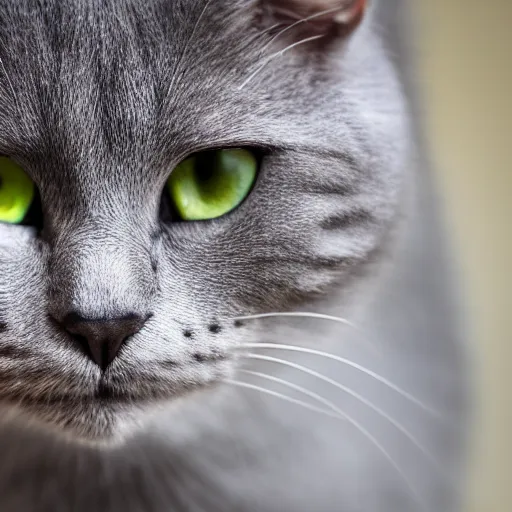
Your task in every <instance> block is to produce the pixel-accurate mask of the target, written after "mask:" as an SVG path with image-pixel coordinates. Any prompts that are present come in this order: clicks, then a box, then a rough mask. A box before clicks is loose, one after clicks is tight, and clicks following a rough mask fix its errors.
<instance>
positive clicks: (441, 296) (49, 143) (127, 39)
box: [0, 0, 466, 512]
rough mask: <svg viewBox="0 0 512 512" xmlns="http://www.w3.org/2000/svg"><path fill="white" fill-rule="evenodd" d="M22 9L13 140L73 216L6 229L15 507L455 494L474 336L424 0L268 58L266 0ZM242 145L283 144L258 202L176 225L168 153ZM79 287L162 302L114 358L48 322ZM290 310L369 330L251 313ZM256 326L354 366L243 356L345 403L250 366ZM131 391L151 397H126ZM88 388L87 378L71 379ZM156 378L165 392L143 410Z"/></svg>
mask: <svg viewBox="0 0 512 512" xmlns="http://www.w3.org/2000/svg"><path fill="white" fill-rule="evenodd" d="M10 3H11V2H7V1H6V0H2V1H1V2H0V23H2V24H3V25H2V27H1V34H2V38H3V41H2V51H1V54H0V57H1V58H2V66H3V67H4V69H5V71H4V72H5V73H7V75H8V76H9V78H10V79H9V80H5V77H4V78H3V82H2V84H3V88H2V90H3V92H2V94H3V96H2V98H3V99H2V100H1V101H0V108H1V109H2V119H1V121H0V145H1V151H0V152H1V153H6V154H9V155H10V156H15V157H17V158H18V159H19V160H20V161H23V162H24V163H25V166H26V167H28V168H32V169H33V170H32V173H33V175H34V176H35V177H34V180H35V181H36V183H37V184H38V186H39V188H40V190H41V196H42V202H43V205H44V208H43V209H44V211H45V219H48V220H47V221H46V220H45V231H44V232H43V236H42V242H39V241H35V240H36V238H37V237H36V235H34V234H32V233H31V232H28V231H27V229H26V228H24V227H19V226H2V225H0V240H1V245H0V274H1V275H0V321H1V325H3V329H2V331H0V385H1V386H2V398H3V400H4V402H6V404H5V405H4V406H3V407H4V408H3V412H2V426H1V427H0V446H1V457H0V509H1V510H2V512H14V511H16V512H22V511H23V512H24V511H31V512H32V511H34V512H50V511H51V512H60V511H62V512H64V511H66V512H68V511H71V510H72V511H73V512H75V511H76V512H82V511H84V512H85V511H91V510H94V511H98V512H120V511H127V512H131V511H133V512H136V511H137V512H138V511H144V512H164V511H165V512H170V511H172V512H181V511H194V512H195V511H204V512H217V511H219V512H220V511H222V512H231V511H232V512H235V511H236V512H267V511H268V512H274V511H283V512H292V511H294V512H298V511H304V512H306V511H307V512H309V511H313V510H314V511H318V512H335V511H340V512H402V511H404V512H405V511H407V512H410V511H413V510H414V511H416V510H418V511H419V510H427V511H429V512H434V511H436V512H441V511H443V512H445V511H446V512H448V511H451V510H455V509H456V508H455V507H456V506H457V501H458V500H457V499H456V492H455V488H456V482H455V481H456V480H457V478H458V477H460V476H461V462H462V459H461V453H462V451H461V445H462V444H463V437H464V435H463V431H464V423H463V421H464V420H463V419H464V410H463V407H462V405H463V403H464V397H465V388H464V381H465V373H466V372H465V361H464V360H465V348H464V345H463V342H462V340H461V338H460V333H459V326H458V321H457V311H456V310H455V308H454V301H453V299H452V291H451V289H452V286H451V284H450V281H451V277H450V270H449V268H448V265H447V263H446V261H445V260H446V259H445V255H444V249H443V245H444V242H443V236H442V235H441V230H440V227H439V224H438V220H437V215H436V201H435V198H434V196H433V193H432V186H431V178H430V176H429V170H428V168H427V167H428V166H427V165H426V164H425V163H424V158H423V155H422V150H421V148H418V145H417V144H416V141H415V138H416V131H417V127H416V126H415V123H414V122H413V120H414V119H413V118H414V117H415V116H414V114H412V112H413V110H412V109H411V107H410V103H409V100H407V99H406V98H407V96H410V95H409V94H405V92H404V91H407V93H408V92H409V84H408V78H407V76H406V75H405V72H406V71H407V70H408V69H409V68H408V64H407V56H406V55H405V53H404V52H405V51H406V49H407V43H408V39H407V38H406V37H405V28H406V19H407V18H406V16H405V15H404V13H403V9H404V5H403V4H404V3H405V2H403V1H400V0H393V1H391V0H382V1H380V2H376V3H375V4H376V5H371V7H370V9H369V11H368V13H367V15H366V18H365V19H364V20H363V22H362V25H361V26H360V27H359V28H358V29H357V30H356V31H355V32H354V33H353V34H352V35H351V36H350V37H349V36H348V35H347V36H346V37H347V40H346V41H339V42H336V41H334V42H332V44H333V45H334V47H333V48H331V47H330V46H329V45H328V47H326V48H317V49H316V50H315V52H316V53H314V54H313V55H314V56H313V57H312V56H311V54H306V53H299V52H301V51H302V50H298V47H297V50H298V51H297V53H293V50H292V52H291V53H285V54H282V55H279V56H277V53H278V52H279V51H280V49H282V47H279V46H277V47H276V48H274V47H273V46H272V45H273V42H271V44H269V45H268V47H267V49H266V50H265V51H264V52H257V51H255V50H254V48H255V46H254V45H259V47H261V46H262V45H261V42H257V41H256V42H255V40H252V41H251V39H250V37H252V36H254V34H252V33H250V32H249V31H248V26H245V25H244V24H247V23H248V22H247V19H248V18H247V11H246V10H245V9H247V8H248V6H249V4H251V2H246V1H244V0H240V1H238V2H227V1H222V2H221V1H218V2H215V1H213V2H210V3H206V2H203V1H197V2H194V1H192V0H183V1H176V2H172V1H171V0H160V1H158V2H157V1H152V2H149V5H148V6H147V10H146V7H145V4H144V8H143V6H142V2H128V1H123V2H114V1H112V2H104V3H101V2H98V3H97V5H96V3H95V2H93V1H90V2H86V1H78V0H76V1H75V2H71V1H69V2H67V1H66V2H62V4H64V6H63V7H62V9H56V8H54V7H53V2H36V1H35V0H34V1H24V2H17V3H16V6H14V5H12V6H10V7H7V4H10ZM291 3H293V2H291ZM305 3H307V2H305ZM325 3H328V2H325ZM12 4H14V2H12ZM55 4H57V2H55ZM68 4H69V5H68ZM70 4H74V8H71V7H70ZM100 4H101V5H102V7H100ZM138 4H141V5H138ZM372 4H373V3H372ZM169 5H172V8H171V7H169ZM94 7H95V8H94ZM45 9H46V10H47V12H51V13H52V14H51V16H50V15H48V19H46V18H45V17H44V16H42V15H41V13H42V12H43V11H45ZM107 11H108V15H107ZM171 13H172V16H171ZM228 14H229V16H228ZM55 16H57V18H58V19H56V18H55ZM165 16H169V19H167V20H166V19H165ZM230 16H231V18H230ZM402 16H403V17H404V18H403V19H399V18H400V17H402ZM171 18H172V19H171ZM107 20H108V23H107ZM102 21H103V22H105V25H102V23H101V22H102ZM6 24H10V27H9V26H7V25H6ZM237 24H239V26H237ZM203 25H204V26H203ZM234 26H235V27H237V30H233V27H234ZM48 27H50V28H48ZM172 28H175V29H176V31H174V32H173V31H172V30H171V29H172ZM178 28H180V29H181V30H182V32H180V30H178ZM50 29H51V30H50ZM244 29H245V32H244ZM52 30H55V32H53V33H52ZM231 30H233V31H232V32H230V31H231ZM259 30H262V29H261V28H259ZM29 33H30V34H31V35H30V36H29ZM23 38H24V39H23ZM31 38H32V39H31ZM245 38H247V40H245ZM27 41H28V42H27ZM164 42H165V44H164ZM267 43H268V39H267V40H266V44H267ZM291 43H293V41H287V44H291ZM167 45H168V46H167ZM23 48H25V49H26V51H23V50H22V49H23ZM43 48H44V50H43ZM173 48H174V50H173ZM176 48H177V50H176ZM167 51H168V52H170V53H172V52H173V51H174V52H175V53H174V54H173V55H172V56H171V57H169V62H168V63H167V65H166V66H164V65H163V64H162V63H163V62H164V61H165V55H166V52H167ZM37 52H39V53H37ZM13 54H14V55H16V59H13V58H12V55H13ZM9 55H10V57H9ZM268 55H272V56H274V57H273V60H271V61H269V62H267V63H266V64H267V65H266V67H264V68H261V69H260V65H261V64H260V63H261V62H264V60H262V59H264V58H266V57H268ZM331 59H333V60H331ZM338 63H340V64H339V67H338ZM192 64H194V66H193V65H192ZM395 66H396V67H395ZM28 70H30V72H29V71H28ZM91 70H93V72H92V73H91ZM171 71H172V72H171ZM24 73H25V75H24ZM55 77H58V81H57V83H55ZM176 77H177V78H176ZM24 78H25V80H23V79H24ZM248 79H249V80H248ZM11 87H12V89H14V92H15V93H16V94H15V95H16V97H17V99H16V102H14V103H13V102H12V101H11V100H12V97H10V92H9V91H10V90H11ZM174 90H175V91H176V93H173V91H174ZM9 98H10V99H9ZM19 102H22V103H23V105H24V106H25V108H24V107H23V106H21V107H20V105H19ZM16 103H18V105H17V108H21V109H22V110H23V109H24V110H23V114H22V116H21V120H20V121H19V122H18V121H17V120H19V119H20V117H19V115H17V114H16V113H15V107H16V105H15V104H16ZM29 105H31V106H32V107H31V108H29ZM45 135H46V136H45ZM241 144H246V145H247V144H250V145H251V144H252V145H263V146H266V147H267V148H269V150H270V156H268V157H266V158H268V162H267V164H266V166H264V167H263V170H262V176H261V177H260V181H259V184H258V185H257V187H256V189H255V190H254V191H253V194H252V195H251V196H250V197H249V198H248V200H247V201H246V203H244V204H243V205H242V206H241V207H240V208H239V209H238V210H236V211H235V212H233V213H232V214H230V215H229V216H228V217H226V218H225V219H220V220H219V221H216V222H211V223H206V224H198V225H191V226H190V225H188V224H179V225H176V226H174V225H171V226H170V227H167V228H165V229H163V228H161V229H160V230H159V229H157V225H156V222H157V221H155V212H157V211H158V204H157V202H158V200H159V197H160V195H159V192H158V191H159V190H161V188H162V184H163V180H165V174H166V172H167V173H168V172H169V168H172V167H173V165H176V163H177V162H178V161H179V160H180V159H182V158H183V156H186V154H188V153H190V152H194V151H198V150H200V149H203V148H204V147H205V146H206V145H217V146H219V145H220V146H233V145H234V146H236V145H241ZM37 158H38V159H39V163H34V162H35V161H36V159H37ZM41 161H42V162H43V163H42V164H41ZM150 164H151V165H150ZM45 165H46V166H47V167H45ZM152 169H157V170H156V171H153V170H152ZM166 169H167V170H166ZM52 170H53V171H52ZM334 170H335V171H336V172H334ZM52 172H54V174H52ZM50 175H51V179H50V178H48V176H50ZM123 176H124V177H123ZM126 176H128V177H129V178H126ZM258 187H259V188H258ZM63 189H65V190H66V192H67V193H66V194H62V190H63ZM283 190H285V191H286V193H284V192H283ZM152 201H153V202H152ZM155 232H159V234H158V235H155ZM110 249H112V250H110ZM36 253H37V254H36ZM125 254H127V256H125ZM152 269H153V271H152ZM153 274H154V275H153ZM155 275H156V277H155ZM68 283H71V285H68ZM127 283H129V285H128V284H127ZM20 290H24V291H23V292H21V291H20ZM105 297H106V298H105ZM154 297H158V300H157V299H155V298H154ZM69 303H72V304H73V307H74V308H79V309H81V310H82V311H87V313H88V314H89V315H93V314H94V313H95V314H98V311H99V312H100V313H101V314H102V315H104V316H108V315H109V314H111V312H112V311H113V310H115V309H116V308H117V309H121V310H123V311H124V312H126V311H129V308H133V307H134V306H133V304H137V306H136V307H138V308H141V309H142V310H143V311H144V314H146V312H148V313H150V314H151V315H153V316H152V317H151V318H150V319H149V320H148V323H147V325H146V326H145V327H144V329H143V331H141V332H140V333H139V334H136V335H135V336H134V338H133V341H132V342H130V343H128V344H127V346H126V349H123V350H124V351H123V352H121V354H120V356H119V357H118V358H117V359H116V360H115V361H114V363H113V364H112V365H111V367H110V370H109V371H110V373H108V372H107V373H106V374H105V375H106V376H103V377H102V376H101V373H100V371H99V369H98V368H96V367H95V366H94V365H93V364H92V363H91V362H90V361H89V360H88V359H87V358H86V357H85V356H84V355H83V354H81V353H80V352H79V351H78V350H77V349H73V352H71V351H70V350H71V349H69V348H68V347H70V346H72V342H71V341H70V340H69V339H68V338H66V337H65V336H64V335H62V333H60V332H59V331H58V329H57V327H56V326H55V325H54V324H53V323H52V322H51V321H49V320H48V318H47V317H48V311H50V313H51V314H52V316H54V317H55V318H59V315H60V314H61V313H60V312H61V310H64V309H66V307H67V304H69ZM95 308H96V309H95ZM123 308H124V309H123ZM68 309H69V308H68ZM290 310H296V311H309V312H317V313H321V314H327V315H335V316H338V317H344V318H348V319H349V320H350V321H351V322H352V323H353V324H355V328H354V327H352V326H348V325H343V324H340V323H336V322H334V321H329V320H325V319H323V320H322V319H320V318H298V317H289V318H284V317H273V318H267V319H262V320H244V321H242V322H241V323H238V322H235V321H234V318H235V317H238V316H244V315H246V314H254V313H266V312H273V311H274V312H275V311H290ZM66 311H67V310H66ZM143 333H144V334H143ZM191 333H192V335H191ZM239 342H242V343H243V342H249V343H254V342H259V343H267V344H268V343H277V344H287V345H293V346H299V347H305V348H306V349H313V350H319V351H324V352H327V353H329V354H331V355H334V356H335V357H338V358H343V359H344V360H345V363H344V362H343V361H342V360H341V359H338V360H333V359H327V358H325V357H322V356H320V355H318V354H313V353H298V352H290V351H286V350H278V349H275V348H274V349H271V348H267V349H256V348H250V349H248V351H250V352H251V353H254V354H259V355H263V356H264V357H267V358H280V359H282V360H285V361H286V362H291V363H292V364H298V365H302V366H305V367H307V368H309V369H311V370H312V371H315V372H317V373H318V374H321V375H322V376H323V377H324V380H322V379H321V378H318V375H317V376H314V375H311V374H310V375H307V374H305V373H304V372H302V371H299V370H298V369H297V368H292V367H290V366H284V365H283V364H280V363H277V362H276V361H271V360H269V359H266V360H262V359H249V360H247V361H245V362H243V360H242V361H235V364H236V367H238V368H240V367H241V366H242V363H243V367H244V368H245V369H246V370H247V369H248V370H250V371H254V372H260V373H262V372H264V373H266V374H267V375H269V376H271V377H273V378H274V379H276V378H277V379H285V380H287V381H289V382H291V383H292V384H294V385H298V386H301V387H303V388H307V390H309V392H313V393H316V394H318V395H319V396H321V397H322V399H323V400H324V401H323V403H322V401H321V400H320V401H318V400H317V401H315V400H314V399H313V398H312V397H311V395H310V396H309V397H308V396H305V395H304V394H301V393H299V392H298V390H297V389H290V388H287V387H285V386H283V384H282V383H279V382H276V381H270V380H265V379H264V378H263V377H261V375H260V376H257V375H255V374H251V375H249V374H248V373H243V372H238V371H237V370H236V369H235V370H234V369H233V368H234V366H233V365H232V359H231V357H230V354H234V353H240V352H241V351H240V350H239V349H238V348H237V344H238V343H239ZM43 345H45V346H43ZM31 350H33V351H35V352H34V353H31ZM347 361H352V362H353V363H354V365H352V366H351V365H350V364H346V362H347ZM357 365H359V366H357ZM361 367H363V368H361ZM365 368H366V369H368V370H369V371H370V372H374V373H373V376H372V375H371V374H370V373H368V372H366V373H365V371H364V369H365ZM52 369H54V372H52V371H51V370H52ZM146 370H147V371H146ZM362 370H363V371H362ZM74 372H79V373H77V374H75V373H74ZM376 375H378V376H380V377H376ZM225 378H227V379H235V380H237V381H241V382H245V383H249V384H254V385H258V386H263V387H265V388H266V389H267V390H272V391H275V392H278V393H282V394H285V395H287V396H289V397H292V398H294V399H297V400H304V401H306V402H308V403H310V404H311V405H314V406H315V407H318V408H321V409H324V410H330V412H331V415H333V416H336V414H338V413H339V415H340V417H339V418H336V417H332V416H328V415H323V414H321V413H320V412H315V411H312V410H308V409H306V408H304V407H301V406H300V405H298V404H292V403H287V402H285V401H283V400H282V399H280V398H278V397H277V396H271V395H268V394H262V393H259V392H258V391H256V390H255V389H247V388H240V387H235V386H234V385H232V384H219V383H218V382H217V380H222V379H225ZM326 379H330V381H327V380H326ZM379 379H380V380H379ZM384 379H386V381H389V382H391V383H392V384H391V385H390V384H389V383H386V382H384ZM333 381H336V382H337V383H338V386H337V385H335V384H334V383H333ZM210 383H213V384H214V385H213V386H210ZM340 385H341V386H344V387H345V389H341V388H340V387H339V386H340ZM102 386H104V387H106V388H107V392H106V396H104V397H103V398H101V397H99V390H100V389H103V388H102ZM124 386H126V387H127V388H126V389H124ZM393 386H394V388H393ZM190 387H194V388H196V389H194V390H190V389H189V388H190ZM398 388H400V389H398ZM77 390H78V391H77ZM109 390H110V391H109ZM112 390H114V391H117V392H118V393H121V392H126V395H129V394H130V393H131V394H132V395H135V396H136V397H137V398H138V400H139V401H138V402H137V404H136V405H135V406H132V405H131V402H130V400H128V398H127V396H125V395H123V396H122V397H121V398H120V399H119V400H118V402H119V403H117V402H116V398H115V393H114V392H112ZM400 390H403V391H404V392H405V393H407V394H408V396H405V393H401V392H400ZM77 392H83V393H84V395H86V396H87V397H85V398H84V397H82V398H75V399H74V400H73V399H67V398H64V397H63V395H64V393H68V394H71V393H77ZM109 393H110V394H109ZM351 393H352V394H351ZM148 396H158V397H159V398H160V399H161V400H160V402H159V404H158V406H157V407H158V410H156V409H155V408H154V407H150V408H149V409H148V410H147V411H145V410H142V411H141V409H142V408H143V407H145V406H146V401H145V399H146V398H147V397H148ZM27 397H28V398H27ZM38 397H39V398H38ZM95 397H96V398H95ZM361 399H362V400H361ZM415 399H417V400H418V401H415ZM18 400H19V401H20V408H19V414H20V415H21V416H20V417H18V412H16V411H15V409H14V408H13V404H14V403H16V402H17V401H18ZM419 400H421V402H422V404H423V406H422V405H421V404H420V403H419ZM327 402H330V404H329V403H327ZM332 405H334V407H331V408H329V407H330V406H332ZM427 408H429V409H431V410H427ZM336 410H338V413H336V412H335V411H336ZM340 411H341V412H340ZM437 413H439V416H438V415H437ZM343 414H346V415H347V418H342V415H343ZM27 418H28V420H27ZM41 420H43V422H41ZM62 427H64V428H62ZM84 441H85V442H84ZM418 445H421V446H418ZM424 452H426V453H424Z"/></svg>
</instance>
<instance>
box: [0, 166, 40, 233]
mask: <svg viewBox="0 0 512 512" xmlns="http://www.w3.org/2000/svg"><path fill="white" fill-rule="evenodd" d="M33 199H34V183H33V182H32V180H31V179H30V178H29V177H28V176H27V175H26V174H25V171H23V169H22V168H21V167H20V166H19V165H18V164H16V163H14V162H13V161H12V160H11V159H10V158H7V157H0V222H8V223H10V224H19V223H20V222H22V221H23V219H24V218H25V216H26V215H27V213H28V211H29V209H30V205H31V204H32V200H33Z"/></svg>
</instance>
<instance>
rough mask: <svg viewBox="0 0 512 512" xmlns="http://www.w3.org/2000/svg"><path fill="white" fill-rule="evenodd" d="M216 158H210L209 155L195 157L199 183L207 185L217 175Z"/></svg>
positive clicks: (196, 176) (195, 172)
mask: <svg viewBox="0 0 512 512" xmlns="http://www.w3.org/2000/svg"><path fill="white" fill-rule="evenodd" d="M215 160H216V159H215V158H211V157H210V158H209V157H208V156H207V154H201V155H198V156H197V157H195V163H194V174H195V178H196V180H197V181H198V182H199V183H207V182H208V181H210V180H211V179H212V178H213V176H214V174H215V163H216V162H215Z"/></svg>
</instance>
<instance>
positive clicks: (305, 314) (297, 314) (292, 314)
mask: <svg viewBox="0 0 512 512" xmlns="http://www.w3.org/2000/svg"><path fill="white" fill-rule="evenodd" d="M273 317H284V318H313V319H317V320H327V321H329V322H336V323H339V324H343V325H346V326H347V327H350V328H351V329H354V330H355V331H357V332H358V333H359V334H361V336H363V337H362V341H363V343H365V345H367V347H368V348H369V349H371V350H372V352H374V353H378V354H379V355H380V354H381V352H380V350H378V349H377V347H376V346H375V344H373V343H371V342H370V341H368V339H367V338H366V337H365V333H364V331H363V329H361V328H360V327H358V326H357V325H356V324H354V323H353V322H351V321H350V320H347V319H346V318H342V317H340V316H333V315H326V314H323V313H312V312H310V311H283V312H277V311H276V312H269V313H259V314H257V315H245V316H237V317H234V318H233V320H234V321H239V322H241V321H244V320H259V319H264V318H273Z"/></svg>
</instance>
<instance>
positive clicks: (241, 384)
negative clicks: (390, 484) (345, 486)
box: [224, 374, 426, 510]
mask: <svg viewBox="0 0 512 512" xmlns="http://www.w3.org/2000/svg"><path fill="white" fill-rule="evenodd" d="M263 375H264V374H263ZM224 382H227V383H229V384H232V385H234V386H239V387H243V388H247V389H252V390H255V391H259V392H261V393H265V394H267V395H270V396H274V397H277V398H280V399H282V400H285V401H287V402H290V403H295V404H298V405H302V406H305V407H306V408H307V409H311V410H316V411H317V412H321V413H322V414H326V415H328V416H331V413H329V412H328V411H324V410H323V409H318V408H317V407H314V406H312V405H310V404H308V403H306V402H302V401H301V400H296V399H294V398H291V397H288V396H286V395H283V394H281V393H278V392H276V391H271V390H269V389H266V388H264V387H261V386H257V385H255V384H249V383H247V382H242V381H237V380H230V379H227V380H225V381H224ZM288 384H291V383H288ZM292 386H294V385H292ZM320 398H321V397H320ZM336 409H337V410H338V411H339V414H334V413H333V414H332V417H334V418H336V419H339V420H342V419H345V420H346V421H348V422H349V423H350V424H351V425H352V426H353V427H355V428H356V429H357V430H358V431H359V432H360V433H361V434H363V435H364V436H365V437H366V438H367V439H368V440H369V441H370V442H371V443H372V444H373V445H374V446H375V447H376V448H377V449H378V450H379V451H380V452H381V453H382V455H384V457H385V458H386V459H387V460H388V462H389V463H390V464H391V465H392V466H393V468H394V469H395V470H396V472H397V473H398V475H399V476H400V478H401V479H402V480H403V481H404V483H405V485H406V486H407V488H408V489H409V492H410V493H411V495H412V496H413V498H414V500H415V501H416V502H417V503H418V504H419V505H420V506H421V508H422V509H424V510H426V507H425V504H424V502H423V499H422V498H421V496H419V495H418V492H417V491H416V490H415V488H414V487H413V486H412V484H411V483H410V481H409V479H408V478H407V475H406V474H405V473H404V471H403V470H402V469H401V468H400V466H399V465H398V463H397V462H396V461H395V459H394V458H393V457H392V456H391V454H390V453H389V452H388V451H387V450H386V449H385V448H384V447H383V446H382V444H381V443H380V442H379V441H378V440H377V439H376V438H375V437H374V436H373V435H372V434H371V433H370V432H369V431H368V430H366V429H365V428H364V427H363V426H362V425H361V424H360V423H359V422H357V421H356V420H354V419H353V418H352V417H351V416H349V415H348V414H346V413H344V412H343V411H342V410H341V409H338V408H336ZM340 416H341V417H340Z"/></svg>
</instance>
